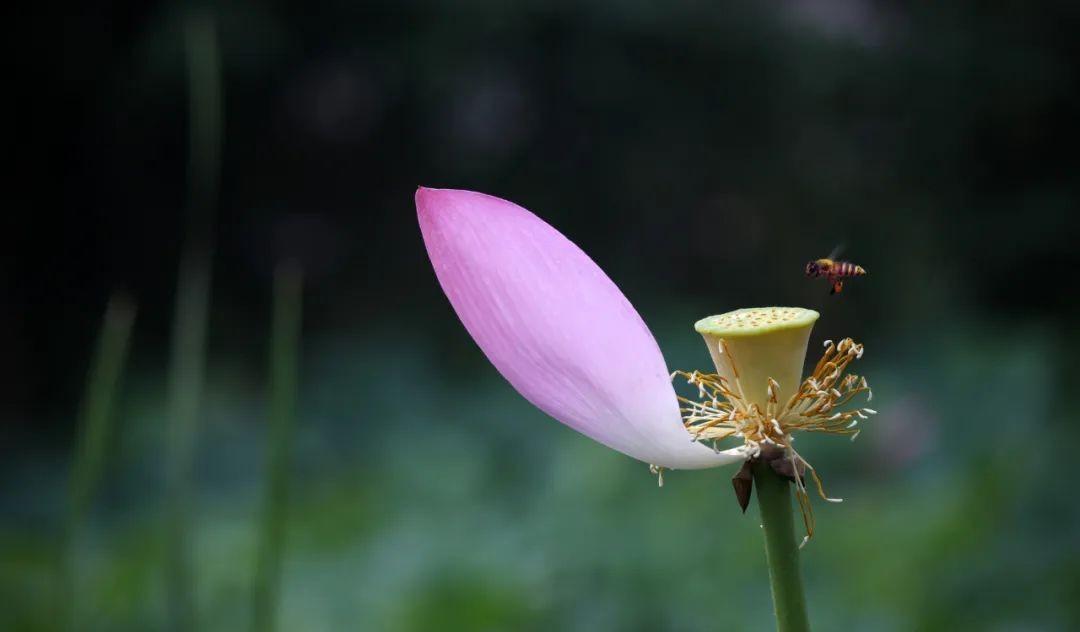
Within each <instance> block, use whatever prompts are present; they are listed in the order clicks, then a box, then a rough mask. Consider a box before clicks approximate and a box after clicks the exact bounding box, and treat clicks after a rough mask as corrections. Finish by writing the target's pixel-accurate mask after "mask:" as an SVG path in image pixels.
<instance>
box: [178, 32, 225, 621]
mask: <svg viewBox="0 0 1080 632" xmlns="http://www.w3.org/2000/svg"><path fill="white" fill-rule="evenodd" d="M184 53H185V59H186V63H187V74H188V86H189V88H188V90H189V115H190V121H189V129H188V137H189V152H190V154H189V166H188V196H189V197H188V204H189V207H188V212H187V228H186V234H185V242H184V247H183V252H182V254H181V260H180V270H179V274H178V278H177V288H176V312H175V314H174V319H175V320H174V322H173V334H172V336H173V338H172V356H171V358H170V365H169V429H168V433H167V441H168V444H167V446H166V453H167V457H166V458H167V467H168V472H167V484H168V502H169V516H168V518H169V519H168V525H169V527H168V528H169V529H170V531H169V537H168V547H169V550H168V556H169V559H168V569H169V570H168V578H167V586H168V591H169V595H168V603H169V608H170V615H171V616H170V619H171V625H172V628H173V629H175V630H191V629H193V628H194V624H195V600H194V594H193V581H192V568H191V560H190V546H191V543H190V541H189V540H190V531H191V517H190V511H191V507H192V502H191V469H192V458H193V450H194V445H195V437H196V434H197V426H198V423H197V422H198V418H199V408H200V402H201V399H202V386H203V372H204V367H205V363H206V329H207V318H208V312H209V306H210V280H211V265H212V263H211V262H212V258H213V249H214V245H213V225H214V215H215V212H214V211H215V206H216V204H217V191H218V176H219V172H220V162H221V158H220V155H221V135H222V133H221V127H222V106H221V98H222V97H221V60H220V56H219V54H218V44H217V30H216V27H215V24H214V20H213V18H212V17H210V16H208V15H202V14H198V15H196V14H193V15H190V16H188V17H187V19H186V20H185V22H184Z"/></svg>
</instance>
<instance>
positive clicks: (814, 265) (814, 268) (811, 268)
mask: <svg viewBox="0 0 1080 632" xmlns="http://www.w3.org/2000/svg"><path fill="white" fill-rule="evenodd" d="M819 270H820V267H819V266H818V262H817V261H811V262H810V263H808V264H806V276H808V277H812V276H817V274H818V272H819Z"/></svg>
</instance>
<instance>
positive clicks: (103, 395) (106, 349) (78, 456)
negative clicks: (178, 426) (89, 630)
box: [58, 295, 135, 629]
mask: <svg viewBox="0 0 1080 632" xmlns="http://www.w3.org/2000/svg"><path fill="white" fill-rule="evenodd" d="M134 323H135V305H134V304H133V303H132V302H131V301H130V300H129V299H128V298H126V297H125V296H123V295H114V296H113V297H112V298H111V299H110V300H109V304H108V306H107V307H106V309H105V317H104V319H103V321H102V324H101V333H100V335H99V337H98V343H97V350H96V351H95V353H94V359H93V363H92V364H91V368H90V371H89V373H88V375H87V379H86V391H85V393H84V395H83V402H82V407H81V410H80V411H79V418H78V424H77V428H76V439H75V452H74V458H73V461H72V467H71V481H70V486H69V499H68V515H67V522H66V524H65V528H64V543H63V550H62V556H63V559H62V562H61V563H62V571H61V572H62V577H61V591H62V597H63V598H62V599H61V600H60V601H59V602H58V603H59V604H60V605H61V606H62V607H64V608H66V609H67V612H66V615H67V616H65V617H64V618H63V619H61V621H63V622H64V623H65V624H66V625H67V626H68V627H69V628H72V629H74V627H75V623H76V621H77V617H78V615H79V612H78V603H79V599H78V597H79V591H78V583H79V577H78V575H79V573H78V547H77V545H76V542H77V540H78V535H79V533H80V532H81V531H82V529H83V525H84V522H85V521H86V515H87V513H88V511H89V509H90V504H91V502H92V501H93V498H94V495H95V492H96V491H97V487H98V484H99V482H100V481H101V474H102V471H103V470H104V467H105V457H106V452H107V445H108V438H109V435H110V433H111V429H112V421H113V417H114V415H113V409H114V407H115V402H116V393H117V391H118V390H119V385H120V376H121V374H122V373H123V369H124V362H125V360H126V358H127V351H128V345H129V341H130V339H131V330H132V327H133V326H134Z"/></svg>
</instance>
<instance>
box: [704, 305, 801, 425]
mask: <svg viewBox="0 0 1080 632" xmlns="http://www.w3.org/2000/svg"><path fill="white" fill-rule="evenodd" d="M818 316H819V314H818V313H817V312H815V311H814V310H812V309H804V308H802V307H751V308H746V309H737V310H735V311H733V312H727V313H726V314H719V315H717V316H709V317H707V318H702V319H701V320H699V321H698V322H697V323H696V324H695V325H694V329H696V330H697V332H698V333H700V334H701V335H702V337H704V338H705V344H706V345H707V346H708V347H709V354H710V355H711V356H712V359H713V363H714V364H716V370H717V372H718V373H719V374H720V375H721V376H723V378H724V379H725V380H727V382H728V384H729V385H730V386H731V388H732V389H736V388H738V389H741V390H742V396H743V397H744V398H745V399H746V401H748V402H751V403H753V404H756V405H757V406H758V407H759V408H760V409H761V410H762V411H764V410H765V409H766V403H767V402H768V400H769V395H770V389H769V379H770V378H771V379H772V380H774V381H776V382H778V383H779V388H778V389H775V390H776V391H777V392H776V394H775V397H776V398H777V399H779V401H780V403H781V404H782V403H783V402H784V401H786V400H787V398H788V397H790V396H792V395H793V394H795V392H796V391H797V390H798V388H799V384H801V383H802V367H803V360H804V359H805V357H806V345H807V342H808V341H809V340H810V330H811V329H813V327H814V322H815V321H817V319H818Z"/></svg>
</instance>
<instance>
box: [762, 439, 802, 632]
mask: <svg viewBox="0 0 1080 632" xmlns="http://www.w3.org/2000/svg"><path fill="white" fill-rule="evenodd" d="M754 486H755V487H757V497H758V509H759V510H760V511H761V530H762V532H763V533H764V535H765V557H766V560H767V562H768V565H769V584H770V586H771V588H772V597H773V609H774V611H775V613H776V629H777V630H778V632H809V631H810V622H809V620H808V619H807V616H806V597H804V596H803V585H802V575H801V574H800V573H799V548H798V546H797V545H796V541H795V526H794V520H793V519H792V515H791V491H790V489H789V487H790V483H788V481H787V480H786V479H784V478H782V477H781V476H780V475H779V474H777V473H776V472H774V471H773V470H772V468H771V467H769V465H768V464H767V463H765V462H764V461H763V460H758V462H757V463H755V464H754Z"/></svg>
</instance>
